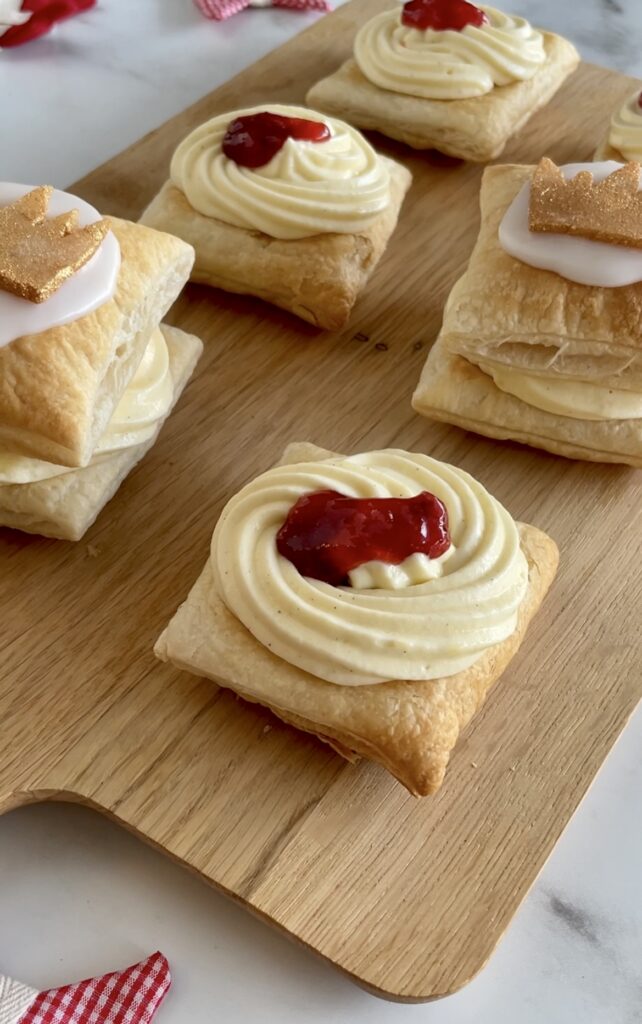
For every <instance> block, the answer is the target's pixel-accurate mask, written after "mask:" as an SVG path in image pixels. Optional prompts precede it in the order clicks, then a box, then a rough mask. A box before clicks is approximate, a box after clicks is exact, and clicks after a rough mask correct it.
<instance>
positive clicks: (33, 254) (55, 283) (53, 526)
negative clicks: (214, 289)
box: [0, 184, 202, 540]
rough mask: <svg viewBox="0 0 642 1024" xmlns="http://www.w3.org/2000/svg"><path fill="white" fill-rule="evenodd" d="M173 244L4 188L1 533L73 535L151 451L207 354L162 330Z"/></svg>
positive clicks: (43, 194) (181, 252) (174, 277)
mask: <svg viewBox="0 0 642 1024" xmlns="http://www.w3.org/2000/svg"><path fill="white" fill-rule="evenodd" d="M192 260H193V251H192V249H191V248H190V246H188V245H186V244H185V243H184V242H182V241H181V240H180V239H177V238H172V237H171V236H170V235H166V234H161V233H159V232H156V231H152V230H150V229H149V228H143V227H140V226H139V225H137V224H131V223H129V222H128V221H120V220H116V219H109V220H101V219H100V217H99V215H98V213H97V211H96V210H94V209H93V207H91V206H89V205H88V204H87V203H84V202H82V201H81V200H79V199H77V198H76V197H75V196H71V195H69V194H67V193H65V192H58V191H55V190H53V189H51V188H49V187H41V188H38V189H33V190H30V189H29V188H28V187H26V186H18V185H9V184H0V525H1V526H11V527H15V528H17V529H21V530H25V531H27V532H30V533H42V534H44V535H46V536H50V537H60V538H64V539H68V540H78V539H79V538H80V537H81V536H82V534H83V533H84V532H85V530H86V529H87V527H88V526H89V525H90V524H91V523H92V522H93V520H94V519H95V517H96V516H97V514H98V512H99V511H100V510H101V508H102V507H103V505H104V504H105V503H106V502H107V501H108V500H109V498H110V497H111V496H112V494H113V493H114V492H115V490H116V489H117V488H118V486H119V484H120V483H121V481H122V480H123V478H124V477H125V476H126V475H127V473H128V472H129V471H130V469H131V468H132V467H133V466H134V465H135V464H136V463H137V462H138V461H139V459H140V458H142V456H143V455H144V453H145V451H147V449H148V448H149V447H150V446H151V445H152V444H153V443H154V441H155V439H156V436H157V434H158V431H159V430H160V427H161V425H162V423H163V421H164V419H165V418H166V416H167V415H168V414H169V412H170V411H171V408H172V406H173V404H174V402H175V401H176V399H177V398H178V396H179V395H180V393H181V391H182V389H183V387H184V386H185V384H186V382H187V379H188V378H189V376H190V375H191V373H192V370H193V369H194V366H195V364H196V361H197V359H198V357H199V355H200V352H201V348H202V346H201V343H200V341H199V340H198V339H197V338H194V337H193V336H190V335H186V334H184V333H183V332H182V331H176V330H174V329H172V328H168V327H165V326H163V327H162V329H161V328H159V321H160V318H161V316H162V315H163V313H164V312H165V311H166V310H167V309H168V307H169V306H170V305H171V303H172V302H173V301H174V299H175V298H176V296H177V295H178V292H179V291H180V289H181V288H182V286H183V284H184V283H185V281H186V280H187V278H188V276H189V271H190V268H191V264H192Z"/></svg>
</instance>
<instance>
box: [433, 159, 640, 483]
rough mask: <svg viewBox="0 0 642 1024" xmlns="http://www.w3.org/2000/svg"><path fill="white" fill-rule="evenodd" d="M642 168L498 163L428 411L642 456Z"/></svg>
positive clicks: (458, 288)
mask: <svg viewBox="0 0 642 1024" xmlns="http://www.w3.org/2000/svg"><path fill="white" fill-rule="evenodd" d="M641 178H642V168H641V167H640V165H639V164H637V163H635V162H629V163H627V164H620V163H615V162H612V161H611V162H603V163H589V164H570V165H568V166H566V167H562V168H558V167H556V166H555V164H553V163H552V161H550V160H549V159H548V158H543V159H542V160H541V161H540V163H539V165H538V166H537V167H521V166H497V167H493V168H488V169H487V170H486V172H485V174H484V177H483V180H482V191H481V211H482V225H481V230H480V234H479V238H478V240H477V244H476V246H475V248H474V250H473V253H472V255H471V258H470V261H469V264H468V269H467V271H466V273H465V274H464V276H463V277H462V278H460V280H459V281H458V282H457V283H456V284H455V286H454V287H453V289H452V292H451V294H450V296H449V298H448V301H447V303H446V308H445V310H444V321H443V326H442V330H441V333H440V335H439V337H438V339H437V341H436V342H435V344H434V346H433V348H432V350H431V352H430V354H429V356H428V359H427V361H426V365H425V367H424V371H423V373H422V377H421V380H420V381H419V384H418V387H417V389H416V391H415V394H414V397H413V405H414V407H415V409H417V411H419V412H421V413H423V414H424V415H426V416H429V417H430V418H433V419H438V420H444V421H446V422H450V423H455V424H457V425H459V426H463V427H465V428H466V429H468V430H476V431H478V432H479V433H481V434H486V435H487V436H490V437H497V438H501V439H507V438H508V439H513V440H516V441H522V442H525V443H527V444H530V445H533V446H535V447H540V448H545V449H547V450H548V451H552V452H555V453H557V454H561V455H566V456H568V457H570V458H580V459H587V460H590V461H595V462H621V463H625V464H628V465H633V466H642V192H641V190H640V183H641Z"/></svg>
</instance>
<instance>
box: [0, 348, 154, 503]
mask: <svg viewBox="0 0 642 1024" xmlns="http://www.w3.org/2000/svg"><path fill="white" fill-rule="evenodd" d="M173 395H174V384H173V380H172V372H171V368H170V365H169V352H168V350H167V342H166V341H165V338H164V337H163V332H162V331H161V330H160V328H157V329H156V330H155V331H154V332H153V334H152V336H151V338H150V339H149V342H148V343H147V347H146V349H145V352H144V354H143V358H142V360H141V362H140V364H139V366H138V369H137V370H136V373H135V374H134V376H133V377H132V379H131V381H130V383H129V385H128V387H127V390H126V391H125V393H124V394H123V396H122V398H121V400H120V402H119V403H118V405H117V406H116V408H115V410H114V413H113V415H112V418H111V420H110V421H109V423H108V424H107V429H106V430H105V433H104V434H103V436H102V437H101V438H100V440H99V442H98V444H97V445H96V448H95V449H94V455H93V458H92V460H91V463H90V465H93V464H94V463H96V462H98V461H102V460H103V459H105V458H107V457H108V456H109V455H111V454H113V453H114V452H117V451H120V450H121V449H123V448H131V447H133V446H134V445H137V444H144V442H145V441H148V440H149V439H150V437H152V436H153V434H154V433H155V431H156V428H157V426H158V421H159V420H160V419H161V418H162V417H164V416H165V415H166V413H167V412H168V410H169V408H170V406H171V404H172V398H173ZM73 472H74V469H73V467H69V466H58V465H56V464H55V463H53V462H45V461H44V460H42V459H32V458H29V457H28V456H26V455H15V454H14V453H12V452H0V484H28V483H35V482H36V481H38V480H49V479H51V478H52V477H54V476H62V474H63V473H73Z"/></svg>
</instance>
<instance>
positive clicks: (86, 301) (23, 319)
mask: <svg viewBox="0 0 642 1024" xmlns="http://www.w3.org/2000/svg"><path fill="white" fill-rule="evenodd" d="M30 191H32V186H30V185H18V184H15V183H13V182H7V181H3V182H0V209H1V208H3V207H6V206H9V204H11V203H14V202H15V201H16V199H20V198H21V197H23V196H26V195H27V194H28V193H29V192H30ZM48 205H49V209H48V217H60V216H63V215H64V214H66V213H68V212H69V211H70V210H71V209H76V210H77V211H78V226H79V227H84V226H85V225H88V224H94V223H96V222H97V221H99V220H100V214H99V213H98V210H96V209H94V207H93V206H90V204H89V203H86V202H85V201H84V200H82V199H78V198H77V197H76V196H72V195H71V194H70V193H69V192H61V191H59V190H58V189H52V191H51V196H50V198H49V204H48ZM119 269H120V247H119V245H118V241H117V239H116V237H115V235H114V233H113V231H109V232H108V233H107V235H106V237H105V238H104V239H103V241H102V243H101V245H100V246H99V248H98V250H97V251H96V252H95V253H94V255H93V256H92V257H91V259H90V260H89V262H88V263H87V264H86V266H84V267H82V268H81V269H80V270H78V271H77V272H76V273H75V274H74V275H73V276H72V277H70V278H69V280H67V281H65V282H64V284H62V286H61V287H60V288H59V289H58V290H57V291H56V292H55V293H54V294H53V295H52V296H51V297H50V298H48V299H47V300H46V301H45V302H39V303H34V302H29V301H28V300H27V299H24V298H20V297H19V296H18V295H13V294H11V293H10V292H8V291H3V290H0V347H2V346H3V345H8V344H10V342H12V341H15V340H16V338H21V337H22V336H23V335H25V334H39V333H40V332H42V331H46V330H49V329H51V328H52V327H57V326H58V325H61V324H66V323H70V322H72V321H73V320H79V319H80V318H81V317H83V316H86V315H87V314H88V313H91V312H92V311H93V310H95V309H98V308H99V307H100V306H102V305H104V304H105V303H106V302H108V301H109V299H111V298H112V297H113V295H114V292H115V290H116V283H117V281H118V272H119Z"/></svg>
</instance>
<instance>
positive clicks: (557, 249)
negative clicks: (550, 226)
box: [498, 160, 642, 288]
mask: <svg viewBox="0 0 642 1024" xmlns="http://www.w3.org/2000/svg"><path fill="white" fill-rule="evenodd" d="M622 166H623V165H622V164H620V163H617V162H616V161H615V160H604V161H601V162H600V161H597V162H595V163H590V164H566V165H565V166H564V167H560V170H561V171H562V174H563V175H564V177H565V178H566V179H570V178H574V177H575V175H576V174H578V173H579V172H580V171H590V172H591V174H592V175H593V178H594V180H595V181H603V180H604V178H606V177H607V176H608V175H609V174H612V173H613V171H617V169H618V168H619V167H622ZM530 188H531V186H530V181H527V182H526V183H525V185H524V186H523V188H521V189H520V191H519V192H518V193H517V195H516V196H515V198H514V200H513V202H512V203H511V205H510V206H509V207H508V209H507V211H506V213H505V214H504V217H503V219H502V222H501V224H500V225H499V236H498V237H499V244H500V245H501V247H502V249H504V250H505V251H506V252H507V253H508V254H509V255H510V256H514V257H515V259H517V260H521V262H522V263H528V264H529V265H530V266H531V267H537V268H538V269H540V270H552V271H554V272H555V273H556V274H559V275H560V276H561V277H565V278H567V280H569V281H576V282H577V283H578V284H585V285H589V286H594V287H599V288H620V287H623V286H624V285H628V284H635V283H636V282H637V281H642V250H640V249H633V248H629V247H628V246H624V245H610V244H609V243H607V242H594V241H593V240H592V239H590V238H576V237H573V236H572V235H562V234H548V233H540V232H537V231H530V230H529V227H528V204H529V199H530Z"/></svg>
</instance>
